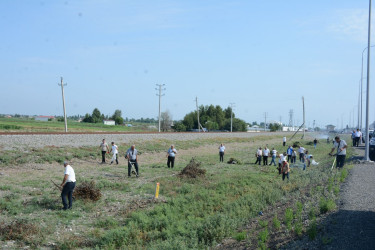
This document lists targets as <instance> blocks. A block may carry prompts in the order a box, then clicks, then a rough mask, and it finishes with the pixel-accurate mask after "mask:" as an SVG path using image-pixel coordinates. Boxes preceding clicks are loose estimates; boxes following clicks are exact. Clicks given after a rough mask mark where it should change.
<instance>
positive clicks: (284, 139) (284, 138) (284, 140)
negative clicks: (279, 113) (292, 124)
mask: <svg viewBox="0 0 375 250" xmlns="http://www.w3.org/2000/svg"><path fill="white" fill-rule="evenodd" d="M285 144H286V137H285V136H284V137H283V147H285Z"/></svg>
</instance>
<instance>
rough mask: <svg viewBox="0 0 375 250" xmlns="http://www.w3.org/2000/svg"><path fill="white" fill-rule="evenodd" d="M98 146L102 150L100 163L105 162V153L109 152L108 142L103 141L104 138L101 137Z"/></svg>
mask: <svg viewBox="0 0 375 250" xmlns="http://www.w3.org/2000/svg"><path fill="white" fill-rule="evenodd" d="M99 148H100V149H101V151H102V164H104V163H105V154H106V153H107V152H109V147H108V144H107V143H106V142H105V139H103V141H102V143H100V146H99Z"/></svg>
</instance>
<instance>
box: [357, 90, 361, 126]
mask: <svg viewBox="0 0 375 250" xmlns="http://www.w3.org/2000/svg"><path fill="white" fill-rule="evenodd" d="M360 100H361V83H359V91H358V123H357V128H359V117H360V112H361V104H360Z"/></svg>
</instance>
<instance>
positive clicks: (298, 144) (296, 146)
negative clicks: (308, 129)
mask: <svg viewBox="0 0 375 250" xmlns="http://www.w3.org/2000/svg"><path fill="white" fill-rule="evenodd" d="M299 146H302V144H301V143H300V142H299V141H295V142H293V146H292V147H293V148H298V147H299Z"/></svg>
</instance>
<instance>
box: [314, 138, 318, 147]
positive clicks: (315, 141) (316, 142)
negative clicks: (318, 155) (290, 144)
mask: <svg viewBox="0 0 375 250" xmlns="http://www.w3.org/2000/svg"><path fill="white" fill-rule="evenodd" d="M316 144H318V140H317V139H316V138H315V139H314V148H315V149H316Z"/></svg>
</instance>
